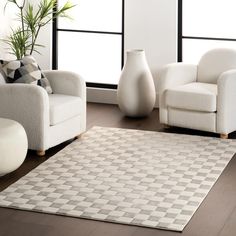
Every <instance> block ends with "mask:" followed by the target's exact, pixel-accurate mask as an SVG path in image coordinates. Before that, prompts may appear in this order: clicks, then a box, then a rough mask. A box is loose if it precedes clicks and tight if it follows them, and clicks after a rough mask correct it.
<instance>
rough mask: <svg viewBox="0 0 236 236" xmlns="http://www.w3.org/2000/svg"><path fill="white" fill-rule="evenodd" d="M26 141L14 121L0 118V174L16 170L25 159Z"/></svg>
mask: <svg viewBox="0 0 236 236" xmlns="http://www.w3.org/2000/svg"><path fill="white" fill-rule="evenodd" d="M27 149H28V141H27V136H26V133H25V130H24V128H23V126H22V125H21V124H19V123H18V122H16V121H13V120H9V119H3V118H0V176H2V175H5V174H7V173H10V172H12V171H14V170H16V169H17V168H18V167H19V166H20V165H21V164H22V163H23V161H24V160H25V157H26V153H27Z"/></svg>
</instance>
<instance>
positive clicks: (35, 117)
mask: <svg viewBox="0 0 236 236" xmlns="http://www.w3.org/2000/svg"><path fill="white" fill-rule="evenodd" d="M44 73H45V75H46V77H47V78H48V80H49V81H50V84H51V87H52V91H53V94H48V93H47V92H46V90H45V89H43V88H42V87H40V86H37V85H30V84H7V83H5V80H4V77H3V73H2V72H1V69H0V117H2V118H9V119H12V120H15V121H18V122H19V123H20V124H22V125H23V127H24V128H25V131H26V134H27V137H28V144H29V149H32V150H36V151H37V153H38V155H41V156H43V155H44V154H45V150H47V149H49V148H50V147H53V146H56V145H58V144H60V143H62V142H64V141H66V140H69V139H71V138H74V137H76V136H79V135H80V134H81V133H83V132H84V131H85V129H86V85H85V81H84V80H83V79H82V78H81V77H80V76H79V75H77V74H75V73H72V72H68V71H56V70H55V71H52V70H51V71H44Z"/></svg>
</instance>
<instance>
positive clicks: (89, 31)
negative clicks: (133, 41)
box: [53, 0, 124, 87]
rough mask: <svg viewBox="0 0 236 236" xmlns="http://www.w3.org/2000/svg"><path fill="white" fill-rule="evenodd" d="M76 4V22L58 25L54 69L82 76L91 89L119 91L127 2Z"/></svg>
mask: <svg viewBox="0 0 236 236" xmlns="http://www.w3.org/2000/svg"><path fill="white" fill-rule="evenodd" d="M66 1H67V0H58V5H59V6H60V5H62V4H63V3H65V2H66ZM72 2H73V3H77V4H78V5H77V6H76V7H75V8H73V9H72V11H70V16H71V17H72V20H70V19H66V18H60V19H58V20H57V22H56V24H54V53H53V54H54V57H53V58H54V63H53V64H54V68H58V69H64V70H71V71H75V72H78V73H79V74H81V75H82V76H83V77H84V79H85V80H86V82H87V84H88V85H89V86H99V87H100V86H101V87H115V86H116V85H117V83H118V79H119V75H120V72H121V68H122V64H123V45H124V42H123V41H124V40H123V39H124V37H123V28H124V26H123V24H124V19H123V18H124V9H123V8H124V2H123V0H80V1H78V0H73V1H72Z"/></svg>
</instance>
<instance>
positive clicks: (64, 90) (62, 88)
mask: <svg viewBox="0 0 236 236" xmlns="http://www.w3.org/2000/svg"><path fill="white" fill-rule="evenodd" d="M44 73H45V75H46V77H47V79H48V80H49V82H50V84H51V87H52V91H53V93H59V94H65V95H71V96H79V97H81V98H82V99H84V100H86V84H85V81H84V79H83V78H82V77H81V76H80V75H78V74H76V73H74V72H70V71H62V70H47V71H44Z"/></svg>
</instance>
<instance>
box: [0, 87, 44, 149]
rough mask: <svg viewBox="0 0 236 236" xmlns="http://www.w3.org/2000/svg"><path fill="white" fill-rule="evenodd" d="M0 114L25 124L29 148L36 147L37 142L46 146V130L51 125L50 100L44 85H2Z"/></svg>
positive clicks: (0, 89)
mask: <svg viewBox="0 0 236 236" xmlns="http://www.w3.org/2000/svg"><path fill="white" fill-rule="evenodd" d="M0 116H1V117H3V118H8V119H12V120H15V121H18V122H19V123H20V124H22V125H23V127H24V128H25V130H26V133H27V136H28V142H29V149H36V147H35V144H36V143H37V144H38V143H41V145H42V148H43V147H44V143H43V142H45V140H46V138H47V137H46V136H47V135H45V132H46V129H47V128H48V127H49V102H48V95H47V92H46V90H44V89H43V88H42V87H40V86H36V85H30V84H3V85H0ZM38 149H39V148H38V146H37V149H36V150H38Z"/></svg>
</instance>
